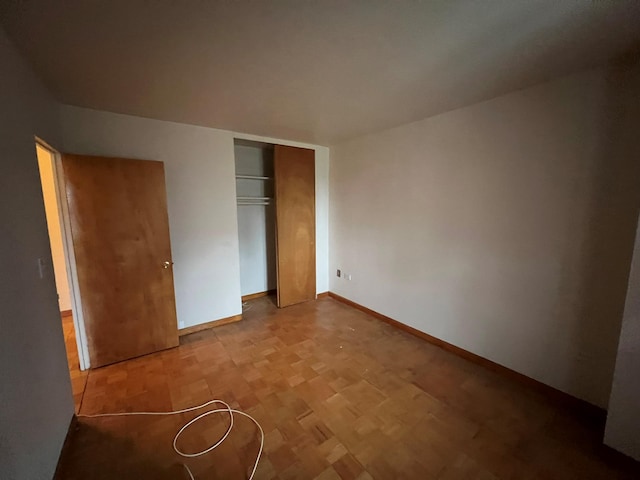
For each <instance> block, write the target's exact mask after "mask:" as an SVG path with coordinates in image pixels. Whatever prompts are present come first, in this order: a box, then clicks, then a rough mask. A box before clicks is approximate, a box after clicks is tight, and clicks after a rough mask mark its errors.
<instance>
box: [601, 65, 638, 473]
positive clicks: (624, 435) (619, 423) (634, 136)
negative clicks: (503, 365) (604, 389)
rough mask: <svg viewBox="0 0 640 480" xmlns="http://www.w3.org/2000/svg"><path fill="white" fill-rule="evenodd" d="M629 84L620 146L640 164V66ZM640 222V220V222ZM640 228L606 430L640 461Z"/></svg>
mask: <svg viewBox="0 0 640 480" xmlns="http://www.w3.org/2000/svg"><path fill="white" fill-rule="evenodd" d="M629 78H630V81H629V83H628V84H627V89H626V95H624V97H623V98H624V99H625V101H624V102H623V103H624V110H623V113H624V115H623V117H622V121H621V124H620V127H621V128H620V129H619V132H620V138H619V142H617V143H618V145H619V146H620V151H622V152H624V153H625V154H627V155H628V156H629V158H631V159H633V161H635V162H637V163H640V140H639V139H638V138H639V137H638V134H639V133H640V65H638V66H636V67H635V69H634V70H633V71H632V72H631V74H630V77H629ZM631 182H632V185H630V187H629V188H630V189H633V191H636V192H638V191H640V175H635V176H633V177H632V180H631ZM639 225H640V222H639ZM639 380H640V230H639V231H638V232H636V241H635V247H634V252H633V264H632V266H631V274H630V276H629V284H628V289H627V298H626V303H625V308H624V316H623V321H622V330H621V332H620V340H619V343H618V354H617V358H616V367H615V371H614V375H613V386H612V388H611V397H610V400H609V412H608V415H607V426H606V430H605V437H604V440H605V443H606V444H607V445H610V446H612V447H613V448H616V449H617V450H620V451H621V452H624V453H625V454H627V455H629V456H631V457H633V458H635V459H636V460H640V433H639V432H640V382H639Z"/></svg>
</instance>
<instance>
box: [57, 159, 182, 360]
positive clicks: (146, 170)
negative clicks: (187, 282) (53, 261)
mask: <svg viewBox="0 0 640 480" xmlns="http://www.w3.org/2000/svg"><path fill="white" fill-rule="evenodd" d="M62 167H63V171H64V179H65V189H66V198H67V203H68V206H69V217H70V221H71V236H72V239H73V247H74V250H75V257H76V268H77V272H78V285H79V289H80V293H81V296H82V309H83V313H84V323H85V330H86V333H87V343H88V347H89V348H88V350H89V357H90V359H91V367H92V368H95V367H100V366H103V365H107V364H110V363H114V362H119V361H121V360H126V359H129V358H133V357H137V356H140V355H145V354H147V353H151V352H155V351H158V350H163V349H165V348H170V347H175V346H177V345H178V327H177V320H176V309H175V297H174V289H173V269H172V265H173V263H172V261H171V245H170V241H169V221H168V216H167V200H166V192H165V179H164V166H163V164H162V162H155V161H145V160H125V159H120V158H104V157H89V156H83V155H67V154H65V155H63V156H62Z"/></svg>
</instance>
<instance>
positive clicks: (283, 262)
mask: <svg viewBox="0 0 640 480" xmlns="http://www.w3.org/2000/svg"><path fill="white" fill-rule="evenodd" d="M274 180H275V197H276V244H277V246H276V252H277V270H278V275H277V276H278V306H279V307H286V306H288V305H293V304H296V303H301V302H305V301H307V300H314V299H315V298H316V203H315V152H314V151H313V150H309V149H306V148H295V147H285V146H282V145H276V147H275V152H274Z"/></svg>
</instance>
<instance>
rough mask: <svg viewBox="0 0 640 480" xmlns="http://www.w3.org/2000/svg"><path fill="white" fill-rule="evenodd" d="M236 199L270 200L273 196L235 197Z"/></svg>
mask: <svg viewBox="0 0 640 480" xmlns="http://www.w3.org/2000/svg"><path fill="white" fill-rule="evenodd" d="M236 198H237V199H238V200H272V199H273V197H236Z"/></svg>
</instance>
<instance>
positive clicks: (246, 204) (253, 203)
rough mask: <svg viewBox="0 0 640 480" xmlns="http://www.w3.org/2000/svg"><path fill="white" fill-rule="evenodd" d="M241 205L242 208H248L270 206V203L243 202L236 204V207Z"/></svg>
mask: <svg viewBox="0 0 640 480" xmlns="http://www.w3.org/2000/svg"><path fill="white" fill-rule="evenodd" d="M241 205H242V206H250V205H271V203H269V202H262V203H258V202H252V203H249V202H245V203H238V206H241Z"/></svg>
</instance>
